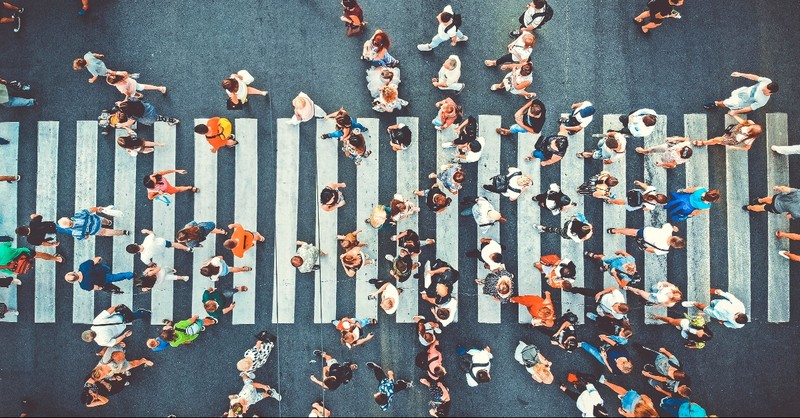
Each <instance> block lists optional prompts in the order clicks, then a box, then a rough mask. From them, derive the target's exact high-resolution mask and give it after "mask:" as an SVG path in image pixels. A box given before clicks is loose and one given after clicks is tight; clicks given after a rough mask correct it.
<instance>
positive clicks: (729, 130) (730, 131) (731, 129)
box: [725, 123, 739, 135]
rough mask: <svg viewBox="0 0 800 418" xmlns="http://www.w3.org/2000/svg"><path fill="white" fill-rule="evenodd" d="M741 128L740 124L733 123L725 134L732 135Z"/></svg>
mask: <svg viewBox="0 0 800 418" xmlns="http://www.w3.org/2000/svg"><path fill="white" fill-rule="evenodd" d="M737 126H739V125H738V124H735V123H732V124H730V125H728V126H726V127H725V134H727V135H730V134H732V133H733V131H735V130H736V127H737Z"/></svg>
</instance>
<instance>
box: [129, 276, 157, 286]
mask: <svg viewBox="0 0 800 418" xmlns="http://www.w3.org/2000/svg"><path fill="white" fill-rule="evenodd" d="M133 285H134V286H136V287H138V288H139V289H141V288H147V289H152V288H153V286H155V285H156V276H154V275H149V276H139V277H137V278H135V279H133Z"/></svg>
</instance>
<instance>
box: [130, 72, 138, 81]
mask: <svg viewBox="0 0 800 418" xmlns="http://www.w3.org/2000/svg"><path fill="white" fill-rule="evenodd" d="M139 75H140V74H139V73H130V74H128V77H130V78H132V79H134V80H136V79H137V78H139Z"/></svg>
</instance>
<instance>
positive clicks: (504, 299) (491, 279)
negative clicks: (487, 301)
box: [475, 266, 514, 303]
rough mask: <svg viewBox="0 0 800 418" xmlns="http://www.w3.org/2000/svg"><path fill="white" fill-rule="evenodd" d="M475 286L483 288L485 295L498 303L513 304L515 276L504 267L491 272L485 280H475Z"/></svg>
mask: <svg viewBox="0 0 800 418" xmlns="http://www.w3.org/2000/svg"><path fill="white" fill-rule="evenodd" d="M475 284H477V285H479V286H483V294H484V295H489V296H491V297H492V299H494V300H495V301H497V302H500V303H508V302H513V301H514V300H513V298H512V297H511V296H512V295H513V294H514V275H513V274H512V273H510V272H509V271H508V270H506V269H505V266H502V267H501V268H499V269H498V270H497V271H490V272H489V274H487V275H486V278H484V279H475Z"/></svg>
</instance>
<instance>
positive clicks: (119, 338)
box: [114, 330, 133, 345]
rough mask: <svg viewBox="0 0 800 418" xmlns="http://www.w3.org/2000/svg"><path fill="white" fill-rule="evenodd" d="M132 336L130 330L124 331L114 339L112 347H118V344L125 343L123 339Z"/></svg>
mask: <svg viewBox="0 0 800 418" xmlns="http://www.w3.org/2000/svg"><path fill="white" fill-rule="evenodd" d="M132 334H133V332H131V330H126V331H125V332H123V333H122V334H120V336H119V337H117V338H115V339H114V345H119V344H120V343H122V342H123V341H125V338H128V337H130V336H131V335H132Z"/></svg>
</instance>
